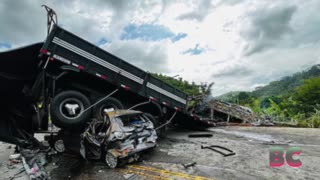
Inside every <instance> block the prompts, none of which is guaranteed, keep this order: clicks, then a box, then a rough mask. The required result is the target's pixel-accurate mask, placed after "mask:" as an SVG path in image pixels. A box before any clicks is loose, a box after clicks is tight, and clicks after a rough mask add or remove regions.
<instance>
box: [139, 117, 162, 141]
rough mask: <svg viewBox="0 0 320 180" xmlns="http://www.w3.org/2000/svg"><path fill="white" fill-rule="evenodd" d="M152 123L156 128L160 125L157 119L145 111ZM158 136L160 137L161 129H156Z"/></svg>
mask: <svg viewBox="0 0 320 180" xmlns="http://www.w3.org/2000/svg"><path fill="white" fill-rule="evenodd" d="M143 114H144V115H145V116H146V117H147V118H148V119H149V120H150V121H151V122H152V123H153V126H154V128H157V127H158V126H159V122H158V121H157V119H156V118H155V117H154V116H153V115H152V114H150V113H143ZM156 133H157V136H158V137H159V136H160V134H161V129H158V130H156Z"/></svg>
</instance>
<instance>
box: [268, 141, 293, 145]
mask: <svg viewBox="0 0 320 180" xmlns="http://www.w3.org/2000/svg"><path fill="white" fill-rule="evenodd" d="M292 142H293V141H292V140H288V141H284V142H279V141H278V142H276V141H269V142H263V143H262V144H264V145H288V144H290V143H292Z"/></svg>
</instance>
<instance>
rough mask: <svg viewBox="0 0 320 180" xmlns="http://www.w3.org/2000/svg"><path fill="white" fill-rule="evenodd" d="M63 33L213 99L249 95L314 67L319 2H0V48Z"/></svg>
mask: <svg viewBox="0 0 320 180" xmlns="http://www.w3.org/2000/svg"><path fill="white" fill-rule="evenodd" d="M41 4H46V5H48V6H50V7H52V8H53V9H54V10H55V11H56V13H57V14H58V21H59V22H58V23H59V25H60V26H62V27H63V28H65V29H67V30H69V31H71V32H73V33H75V34H77V35H78V36H81V37H83V38H85V39H86V40H88V41H90V42H92V43H94V44H96V45H98V46H100V47H101V48H103V49H105V50H107V51H109V52H111V53H113V54H115V55H117V56H119V57H121V58H123V59H125V60H127V61H129V62H131V63H133V64H134V65H136V66H138V67H140V68H142V69H145V70H147V71H150V72H158V73H164V74H166V75H170V76H175V75H177V74H179V75H180V77H182V78H184V79H186V80H188V81H194V82H197V83H200V82H212V81H213V82H215V85H214V87H213V88H212V93H213V95H220V94H223V93H226V92H229V91H240V90H252V89H254V88H255V87H257V86H261V85H265V84H267V83H269V82H270V81H273V80H277V79H279V78H281V77H283V76H286V75H290V74H293V73H295V72H297V71H301V70H304V69H306V68H308V67H310V66H311V65H313V64H317V63H320V14H319V11H320V1H319V0H278V1H269V0H145V1H142V0H141V1H138V0H136V1H135V0H87V1H86V0H82V1H75V0H74V1H73V0H68V1H63V0H55V1H48V0H47V1H46V0H23V1H13V0H1V2H0V24H1V28H0V51H6V50H10V49H12V48H16V47H19V46H23V45H27V44H30V43H35V42H39V41H43V40H44V39H45V37H46V13H45V11H44V9H43V8H41V7H40V6H41Z"/></svg>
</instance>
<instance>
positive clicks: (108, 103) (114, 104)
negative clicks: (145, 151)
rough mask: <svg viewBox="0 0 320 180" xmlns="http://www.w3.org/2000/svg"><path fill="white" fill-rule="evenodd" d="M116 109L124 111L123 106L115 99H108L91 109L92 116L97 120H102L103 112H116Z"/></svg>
mask: <svg viewBox="0 0 320 180" xmlns="http://www.w3.org/2000/svg"><path fill="white" fill-rule="evenodd" d="M117 109H124V107H123V104H122V103H121V102H120V101H119V100H118V99H116V98H113V97H109V98H107V99H105V100H103V101H102V102H100V103H99V104H97V105H96V106H95V107H94V108H93V114H94V116H95V117H96V118H97V119H99V120H103V117H104V114H105V112H104V111H105V110H117Z"/></svg>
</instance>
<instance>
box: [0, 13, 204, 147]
mask: <svg viewBox="0 0 320 180" xmlns="http://www.w3.org/2000/svg"><path fill="white" fill-rule="evenodd" d="M48 12H49V16H48V20H49V21H48V22H49V23H48V24H49V25H48V36H47V37H46V40H45V41H44V42H40V43H36V44H32V45H28V46H26V47H22V48H18V49H15V50H10V51H7V52H2V53H0V83H1V88H0V96H1V101H0V128H1V130H0V140H1V141H5V142H9V143H13V144H17V145H19V146H21V147H28V146H32V145H34V143H35V142H34V141H35V140H34V138H33V134H34V133H36V132H39V131H42V132H49V133H50V131H48V127H49V126H50V125H51V124H53V125H55V126H57V127H58V128H60V130H59V133H58V136H59V138H58V139H59V140H62V141H63V142H64V144H65V145H67V146H69V147H66V148H70V149H74V150H77V151H79V149H80V147H79V146H80V143H79V142H80V134H81V133H82V132H83V131H84V130H85V128H86V127H87V126H88V123H89V122H91V121H92V119H97V120H101V121H103V120H104V119H105V113H106V112H110V111H114V110H119V109H132V110H137V111H141V112H144V117H147V119H149V120H150V121H151V122H152V123H153V126H154V127H161V128H157V134H158V135H161V134H165V127H166V126H165V125H166V124H168V123H169V122H171V120H173V121H176V122H177V123H179V124H189V125H190V126H192V124H193V123H195V124H201V123H199V122H200V118H198V117H197V116H195V115H192V114H190V113H189V112H188V111H187V103H188V96H187V94H185V93H184V92H182V91H180V90H178V89H176V88H174V87H172V86H170V85H168V84H166V83H165V82H163V81H161V80H159V79H157V78H155V77H154V76H152V75H151V74H150V73H148V72H146V71H143V70H141V69H139V68H137V67H135V66H134V65H132V64H130V63H128V62H126V61H125V60H123V59H120V58H118V57H116V56H114V55H112V54H111V53H109V52H107V51H105V50H103V49H101V48H99V47H97V46H95V45H93V44H91V43H89V42H88V41H86V40H84V39H82V38H80V37H78V36H76V35H74V34H72V33H70V32H69V31H67V30H65V29H63V28H61V27H59V26H58V25H57V24H56V23H55V22H56V20H54V16H53V11H52V10H51V9H49V10H48ZM168 121H169V122H168ZM59 142H61V141H59Z"/></svg>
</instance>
